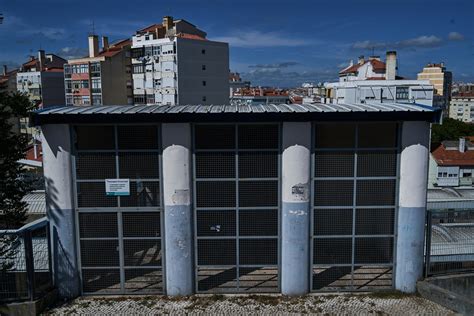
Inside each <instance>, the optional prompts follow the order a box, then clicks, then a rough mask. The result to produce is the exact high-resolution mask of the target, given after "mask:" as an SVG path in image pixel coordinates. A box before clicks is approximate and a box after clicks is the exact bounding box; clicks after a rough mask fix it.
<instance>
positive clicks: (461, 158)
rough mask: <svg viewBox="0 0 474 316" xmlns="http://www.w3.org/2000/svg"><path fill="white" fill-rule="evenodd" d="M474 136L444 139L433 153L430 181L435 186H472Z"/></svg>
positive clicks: (473, 177)
mask: <svg viewBox="0 0 474 316" xmlns="http://www.w3.org/2000/svg"><path fill="white" fill-rule="evenodd" d="M472 140H474V137H468V138H460V139H459V140H458V141H444V142H443V143H442V144H441V145H440V146H439V147H438V148H436V149H435V150H434V151H433V152H432V153H431V157H430V160H431V161H432V163H430V168H431V169H432V172H430V181H429V182H430V183H432V185H433V187H466V186H467V187H472V185H473V183H474V182H473V179H474V176H473V175H474V144H473V143H472V142H471V141H472Z"/></svg>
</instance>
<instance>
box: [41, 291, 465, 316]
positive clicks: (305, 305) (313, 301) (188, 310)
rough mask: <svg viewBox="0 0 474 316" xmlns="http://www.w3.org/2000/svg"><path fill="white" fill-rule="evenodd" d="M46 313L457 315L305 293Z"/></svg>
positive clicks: (126, 302)
mask: <svg viewBox="0 0 474 316" xmlns="http://www.w3.org/2000/svg"><path fill="white" fill-rule="evenodd" d="M45 314H46V315H94V316H97V315H163V314H172V315H184V314H186V315H189V314H191V315H208V314H220V315H224V314H227V315H228V316H230V315H250V314H251V315H270V314H280V315H282V314H329V315H334V314H338V315H341V314H342V315H367V314H369V315H370V314H371V315H404V316H406V315H456V314H455V313H454V312H452V311H450V310H448V309H446V308H444V307H442V306H440V305H438V304H436V303H433V302H431V301H428V300H426V299H424V298H421V297H418V296H414V295H402V294H399V293H384V294H366V295H364V294H359V295H355V294H351V295H343V294H341V295H308V296H304V297H298V298H289V297H284V296H280V295H274V296H272V295H250V296H249V295H247V296H240V295H225V296H224V295H195V296H191V297H182V298H171V297H164V296H140V297H137V296H136V297H123V296H121V297H82V298H78V299H76V300H73V301H71V302H68V303H66V304H64V305H61V306H58V307H55V308H53V309H51V310H49V311H47V312H46V313H45Z"/></svg>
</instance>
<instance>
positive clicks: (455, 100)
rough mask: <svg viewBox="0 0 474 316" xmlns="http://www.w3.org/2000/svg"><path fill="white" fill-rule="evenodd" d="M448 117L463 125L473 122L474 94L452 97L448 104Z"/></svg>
mask: <svg viewBox="0 0 474 316" xmlns="http://www.w3.org/2000/svg"><path fill="white" fill-rule="evenodd" d="M449 117H450V118H452V119H455V120H458V121H462V122H465V123H472V122H474V92H473V93H460V94H458V95H455V96H453V97H452V99H451V102H450V103H449Z"/></svg>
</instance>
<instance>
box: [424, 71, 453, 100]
mask: <svg viewBox="0 0 474 316" xmlns="http://www.w3.org/2000/svg"><path fill="white" fill-rule="evenodd" d="M418 80H429V81H430V83H431V84H432V85H433V87H434V100H433V102H434V103H435V104H436V105H440V106H444V107H448V106H449V102H450V100H451V85H452V82H453V75H452V73H451V72H450V71H447V70H446V67H445V66H444V63H439V64H428V65H426V67H424V68H423V71H422V72H420V73H418Z"/></svg>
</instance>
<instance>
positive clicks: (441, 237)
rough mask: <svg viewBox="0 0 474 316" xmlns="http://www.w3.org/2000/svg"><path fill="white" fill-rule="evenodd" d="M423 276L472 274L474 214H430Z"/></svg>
mask: <svg viewBox="0 0 474 316" xmlns="http://www.w3.org/2000/svg"><path fill="white" fill-rule="evenodd" d="M425 255H426V257H425V276H430V275H435V274H446V273H458V272H463V271H468V272H471V271H474V210H430V211H428V212H427V220H426V249H425Z"/></svg>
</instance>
